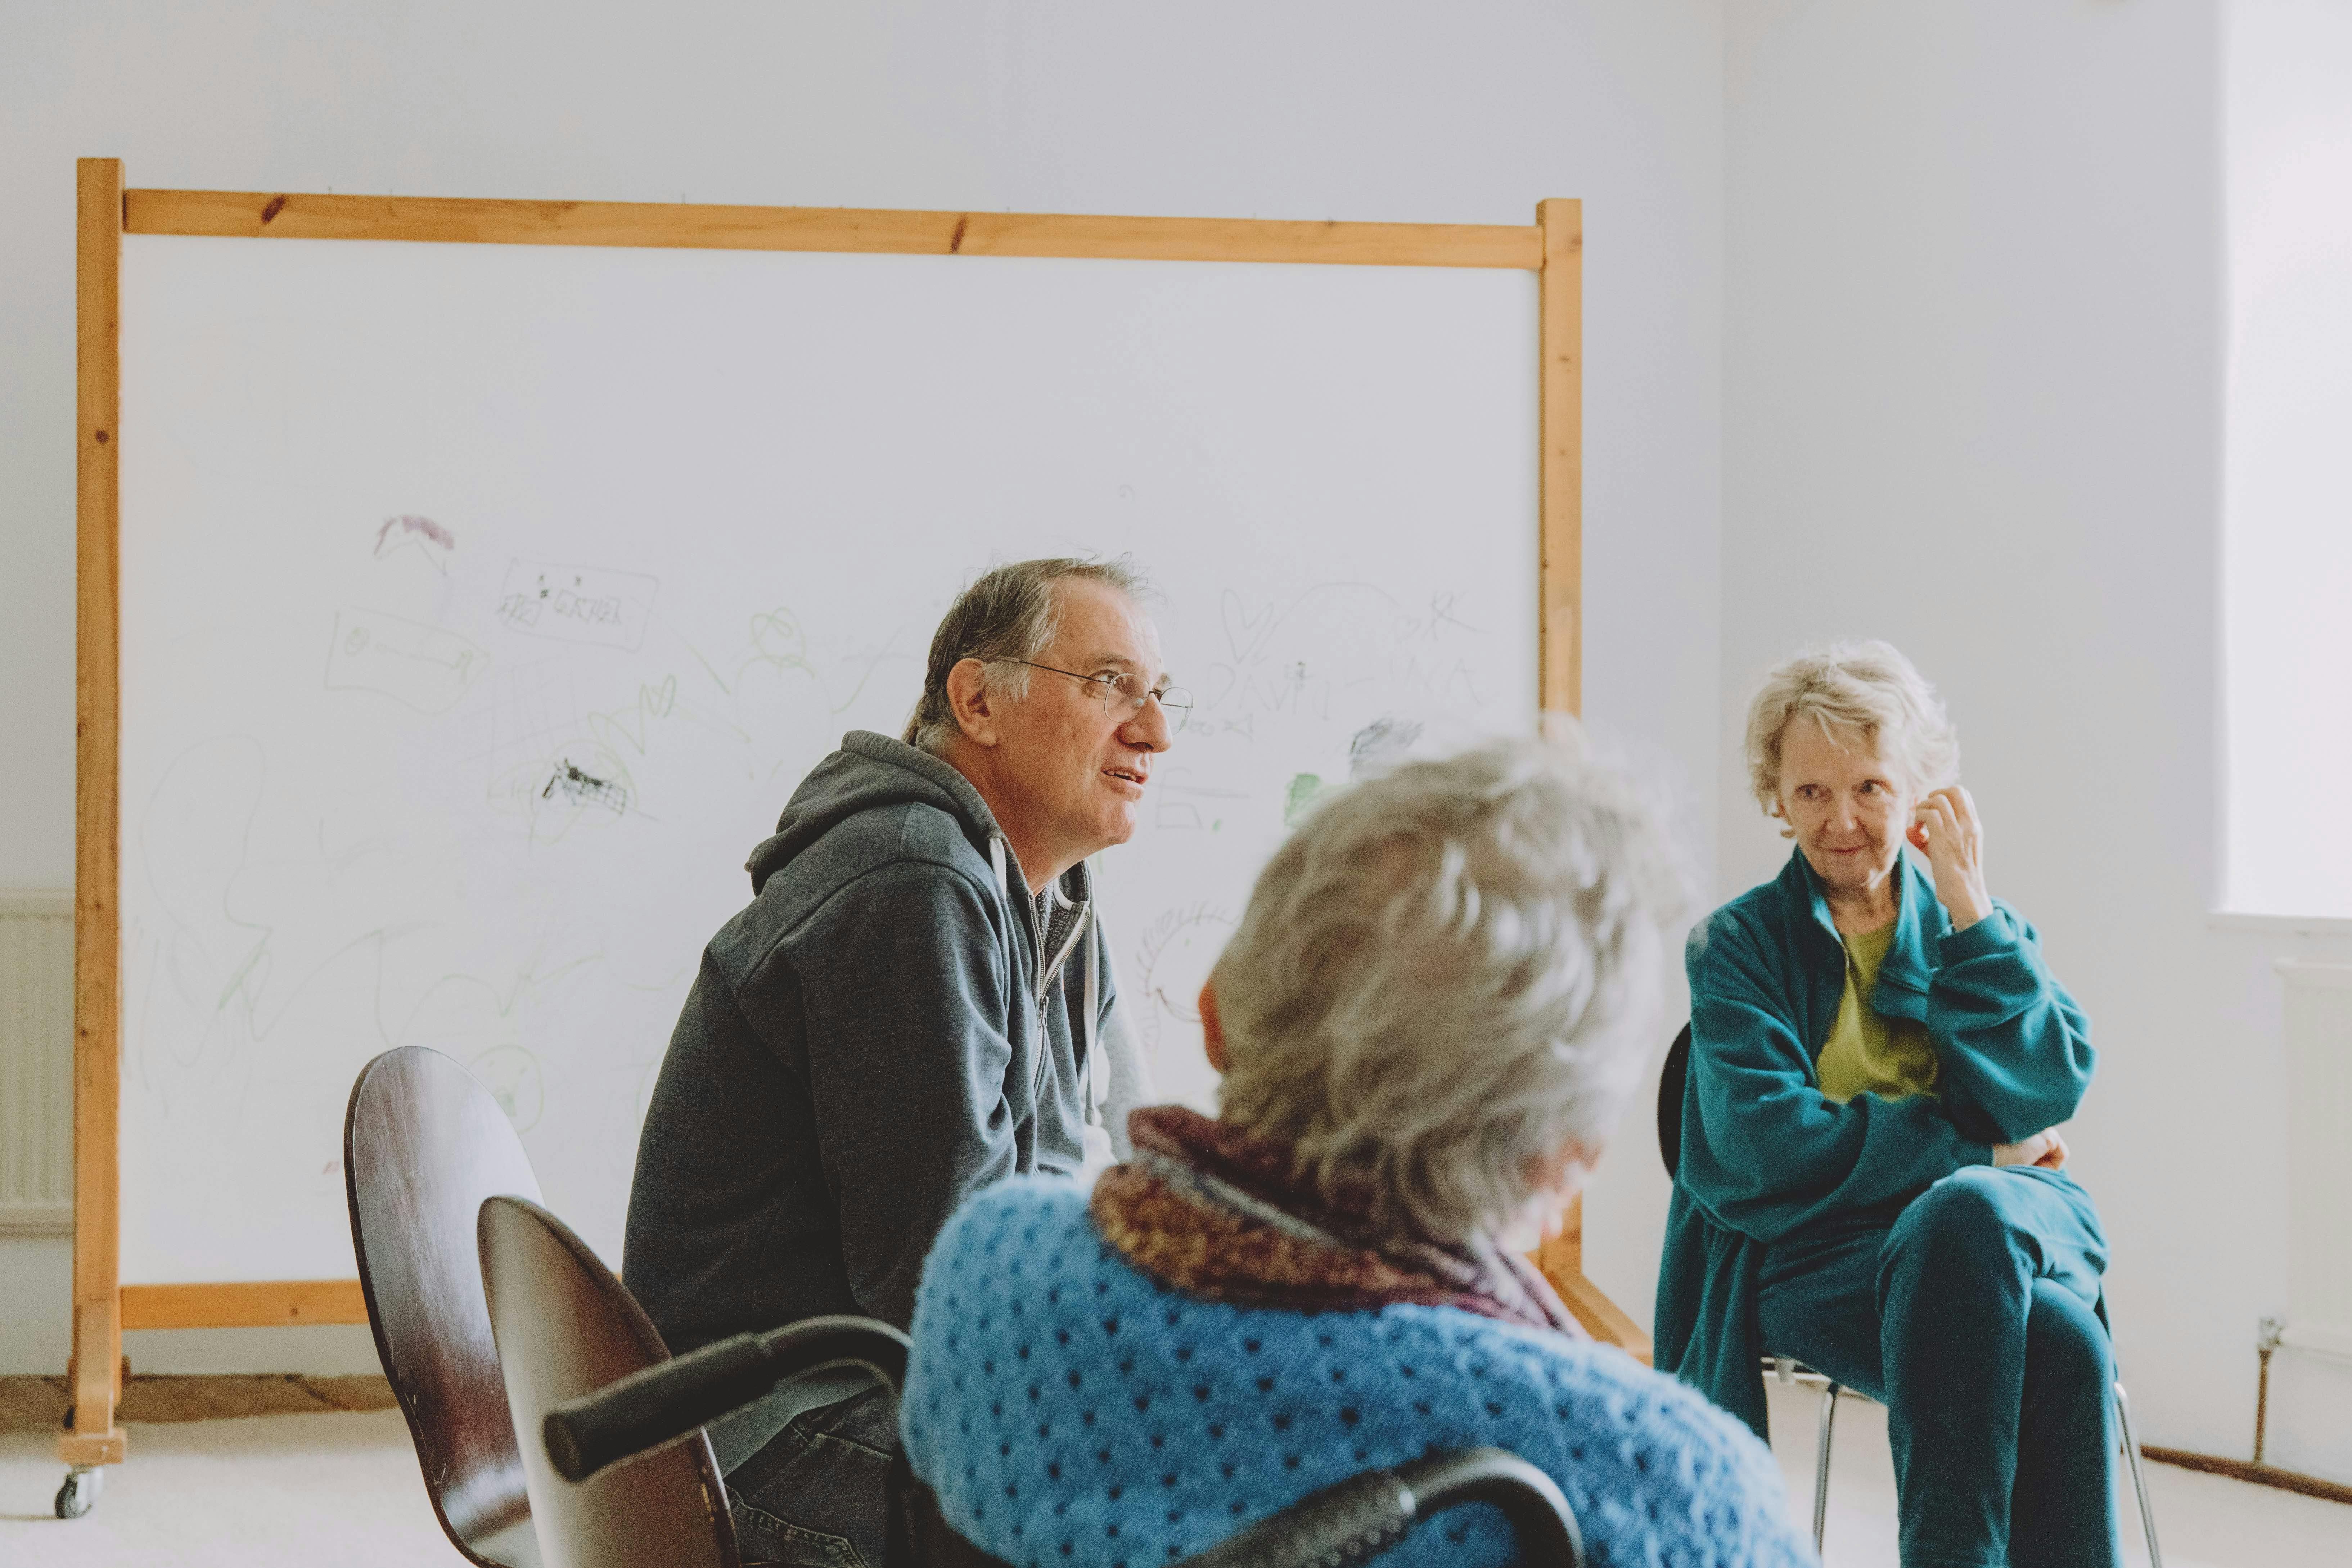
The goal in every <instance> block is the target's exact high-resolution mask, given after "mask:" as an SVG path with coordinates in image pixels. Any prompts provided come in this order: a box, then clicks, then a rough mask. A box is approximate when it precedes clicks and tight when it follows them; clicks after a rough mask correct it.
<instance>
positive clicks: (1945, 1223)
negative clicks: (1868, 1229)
mask: <svg viewBox="0 0 2352 1568" xmlns="http://www.w3.org/2000/svg"><path fill="white" fill-rule="evenodd" d="M2004 1180H2006V1178H2005V1177H2004V1176H2002V1174H2001V1173H2000V1172H1999V1171H1996V1170H1994V1169H1993V1168H1992V1167H1991V1166H1990V1165H1970V1166H1969V1167H1968V1168H1967V1169H1965V1170H1961V1171H1956V1172H1954V1173H1952V1174H1950V1175H1948V1176H1946V1177H1945V1178H1944V1179H1943V1180H1942V1181H1940V1182H1937V1184H1935V1185H1934V1186H1932V1187H1929V1188H1928V1189H1927V1191H1926V1192H1924V1193H1922V1194H1919V1195H1918V1196H1917V1197H1916V1198H1914V1199H1912V1200H1911V1204H1910V1206H1909V1207H1907V1208H1906V1209H1905V1210H1904V1211H1903V1214H1902V1216H1901V1217H1900V1218H1898V1219H1897V1220H1896V1221H1895V1228H1894V1230H1893V1232H1892V1233H1891V1234H1890V1235H1889V1236H1888V1237H1887V1242H1886V1255H1887V1257H1888V1258H1896V1257H1900V1256H1902V1255H1904V1254H1906V1253H1909V1254H1914V1255H1916V1256H1919V1257H1922V1258H1928V1259H1934V1260H1937V1261H1948V1262H1969V1263H1974V1262H1978V1261H1981V1260H1983V1259H1985V1258H1987V1257H1988V1256H1989V1255H1991V1254H1995V1253H2000V1252H2006V1251H2009V1250H2010V1249H2011V1228H2012V1227H2011V1223H2010V1216H2009V1215H2008V1213H2007V1211H2006V1209H2005V1208H2004V1206H2003V1204H2002V1196H2003V1194H2002V1189H2001V1187H2000V1183H2001V1182H2002V1181H2004Z"/></svg>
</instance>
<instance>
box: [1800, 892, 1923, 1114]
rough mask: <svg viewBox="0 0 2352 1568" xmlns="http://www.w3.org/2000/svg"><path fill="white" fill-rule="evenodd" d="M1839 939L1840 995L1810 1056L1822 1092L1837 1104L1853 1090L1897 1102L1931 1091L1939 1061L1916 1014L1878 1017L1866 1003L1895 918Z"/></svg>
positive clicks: (1892, 938) (1891, 937)
mask: <svg viewBox="0 0 2352 1568" xmlns="http://www.w3.org/2000/svg"><path fill="white" fill-rule="evenodd" d="M1843 941H1844V942H1845V994H1844V995H1843V997H1841V998H1839V1000H1838V1016H1837V1022H1836V1024H1834V1025H1833V1026H1831V1029H1830V1037H1829V1038H1828V1039H1827V1040H1825V1041H1823V1042H1822V1048H1821V1049H1820V1051H1818V1052H1817V1053H1815V1055H1814V1057H1813V1070H1814V1072H1815V1074H1816V1075H1817V1076H1818V1077H1819V1078H1820V1079H1821V1080H1822V1093H1823V1094H1824V1095H1827V1096H1828V1097H1829V1098H1830V1099H1832V1100H1836V1101H1837V1102H1838V1103H1839V1104H1840V1105H1843V1104H1844V1103H1845V1102H1846V1101H1847V1100H1852V1099H1853V1097H1854V1096H1855V1095H1857V1094H1864V1093H1868V1094H1874V1095H1877V1096H1879V1097H1880V1098H1882V1099H1885V1100H1902V1099H1904V1098H1906V1096H1909V1095H1914V1094H1933V1093H1935V1092H1936V1070H1937V1068H1938V1067H1939V1066H1941V1065H1942V1064H1941V1063H1940V1062H1939V1061H1938V1060H1937V1057H1936V1047H1934V1046H1932V1045H1930V1044H1928V1043H1927V1026H1926V1025H1925V1024H1922V1023H1920V1022H1919V1021H1918V1020H1917V1019H1916V1018H1889V1017H1885V1016H1882V1015H1880V1014H1878V1013H1876V1012H1874V1011H1873V1010H1872V1008H1871V1005H1870V993H1871V988H1872V987H1873V986H1874V985H1875V984H1877V983H1878V965H1879V963H1881V961H1883V960H1884V959H1885V957H1886V950H1887V949H1888V948H1889V947H1891V946H1893V945H1894V942H1895V922H1894V921H1887V922H1886V923H1885V925H1883V926H1881V927H1879V928H1878V929H1877V930H1876V931H1864V932H1863V933H1862V934H1861V935H1859V936H1848V937H1844V938H1843Z"/></svg>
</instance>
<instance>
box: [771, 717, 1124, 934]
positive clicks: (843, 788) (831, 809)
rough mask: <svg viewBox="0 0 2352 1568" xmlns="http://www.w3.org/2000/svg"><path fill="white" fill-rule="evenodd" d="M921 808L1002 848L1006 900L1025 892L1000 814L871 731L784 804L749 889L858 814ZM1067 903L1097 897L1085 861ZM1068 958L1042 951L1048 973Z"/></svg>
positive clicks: (918, 755) (918, 754)
mask: <svg viewBox="0 0 2352 1568" xmlns="http://www.w3.org/2000/svg"><path fill="white" fill-rule="evenodd" d="M910 804H912V805H929V806H934V807H936V808H938V809H939V810H940V811H944V812H946V813H948V814H949V815H950V816H953V817H954V818H955V819H956V821H957V822H958V823H959V824H961V826H962V827H963V831H964V837H966V838H967V839H968V840H970V841H971V847H972V849H973V850H974V851H975V852H976V853H977V854H979V856H980V857H981V858H982V859H983V860H992V859H993V858H994V852H992V849H991V844H992V842H993V843H996V844H1001V845H1003V849H1002V851H1001V853H1002V854H1003V857H1004V862H1003V863H1004V868H1005V875H1006V887H1005V891H1006V894H1007V897H1008V899H1010V895H1011V892H1012V889H1013V888H1016V887H1017V888H1019V889H1022V890H1023V891H1024V893H1025V892H1026V891H1027V889H1028V886H1029V883H1028V879H1027V878H1026V877H1025V876H1024V875H1023V873H1022V870H1021V860H1020V857H1018V856H1017V855H1015V854H1014V853H1013V845H1012V841H1011V840H1009V839H1007V838H1006V837H1004V830H1003V828H1001V827H999V826H997V822H996V814H995V813H994V812H992V811H991V810H989V808H988V802H987V801H985V800H983V799H982V798H981V794H980V791H978V790H976V789H974V788H973V787H972V784H971V780H970V779H968V778H966V777H964V776H963V774H961V773H958V772H957V771H956V770H955V768H954V767H953V766H952V765H951V764H950V763H945V762H942V761H940V759H939V758H937V757H935V756H933V755H931V754H930V753H929V752H925V751H919V750H917V749H916V748H915V747H913V746H910V745H908V744H907V743H906V742H904V741H898V740H893V739H892V738H891V737H889V736H887V735H878V734H876V733H875V732H874V731H871V730H852V731H849V733H848V734H846V735H844V736H843V737H842V738H841V750H839V751H837V752H834V753H833V754H832V755H831V756H829V757H827V758H825V759H824V761H823V762H821V763H818V764H817V765H816V766H815V767H814V768H813V769H811V770H810V772H809V775H808V777H806V778H804V779H803V780H802V781H801V786H800V788H798V789H796V790H794V791H793V798H792V799H791V800H790V801H788V802H787V803H785V805H784V814H783V816H781V817H779V818H778V819H777V821H776V831H775V832H774V833H773V834H772V835H771V836H770V837H767V838H764V839H762V840H761V842H760V846H759V847H757V848H756V849H753V850H752V851H751V859H750V860H748V861H746V862H745V863H744V869H745V870H747V871H749V872H751V892H752V895H753V896H754V897H757V896H758V894H759V892H760V889H761V888H764V887H765V886H767V882H768V879H769V878H771V877H772V876H774V875H775V874H776V873H777V872H778V871H780V870H782V868H784V867H786V866H788V865H790V864H791V863H792V861H793V858H794V857H795V856H797V855H799V854H800V853H801V852H802V851H803V850H805V849H806V848H808V847H809V846H810V845H812V844H814V843H815V842H816V841H817V840H818V839H820V838H822V837H824V835H825V834H826V833H827V832H829V831H831V830H832V829H833V828H834V827H835V826H837V825H838V824H840V823H843V822H845V821H847V820H848V819H849V818H850V817H853V816H856V815H857V814H858V813H860V812H866V811H874V810H877V809H880V808H882V807H886V806H894V805H910ZM1060 892H1061V898H1062V901H1063V902H1064V903H1066V904H1067V905H1070V906H1073V907H1077V908H1082V907H1084V906H1085V905H1086V904H1087V902H1088V900H1089V899H1090V898H1091V896H1092V893H1093V879H1092V877H1091V876H1090V875H1089V872H1088V868H1087V863H1086V862H1085V861H1083V860H1081V861H1079V862H1078V863H1077V864H1076V865H1075V866H1073V867H1071V868H1069V870H1068V871H1067V872H1066V873H1065V874H1064V875H1063V877H1062V880H1061V887H1060ZM1017 902H1018V903H1019V904H1020V905H1021V907H1022V908H1021V914H1020V916H1019V918H1020V919H1021V921H1022V922H1023V924H1024V925H1026V926H1028V927H1029V928H1030V929H1031V930H1032V931H1033V932H1034V937H1035V940H1036V941H1037V942H1038V943H1039V944H1040V946H1041V948H1042V946H1043V944H1044V942H1045V931H1043V930H1042V929H1040V928H1039V927H1038V924H1037V919H1036V909H1035V906H1034V903H1033V902H1032V900H1029V899H1027V898H1025V897H1024V898H1023V899H1021V900H1017ZM1064 956H1066V953H1061V952H1056V953H1045V952H1040V954H1039V957H1040V959H1041V961H1042V962H1041V969H1042V970H1043V971H1044V973H1046V974H1050V973H1052V971H1053V970H1055V969H1057V968H1059V967H1060V963H1059V960H1060V959H1061V958H1062V957H1064Z"/></svg>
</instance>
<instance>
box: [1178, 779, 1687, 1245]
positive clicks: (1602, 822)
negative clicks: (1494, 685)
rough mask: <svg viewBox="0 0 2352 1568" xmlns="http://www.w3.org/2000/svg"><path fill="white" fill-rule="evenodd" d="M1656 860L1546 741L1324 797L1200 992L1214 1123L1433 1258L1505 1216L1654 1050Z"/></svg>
mask: <svg viewBox="0 0 2352 1568" xmlns="http://www.w3.org/2000/svg"><path fill="white" fill-rule="evenodd" d="M1683 897H1684V894H1683V887H1682V879H1681V877H1680V875H1679V872H1678V870H1677V868H1676V862H1675V857H1674V856H1673V854H1672V853H1671V852H1670V849H1669V847H1668V845H1667V842H1666V838H1665V836H1664V833H1663V831H1662V830H1661V828H1660V827H1659V826H1658V824H1657V820H1656V817H1655V816H1654V813H1653V812H1652V811H1651V810H1650V808H1649V807H1648V806H1647V805H1645V804H1644V802H1643V800H1642V799H1641V798H1640V796H1639V793H1638V792H1637V791H1636V790H1635V789H1634V787H1633V784H1631V783H1630V782H1629V781H1628V780H1627V779H1626V778H1625V777H1623V776H1622V775H1620V774H1618V773H1614V772H1612V771H1610V770H1608V769H1605V768H1602V767H1601V766H1599V765H1596V764H1594V763H1591V762H1589V761H1586V760H1584V759H1583V758H1582V757H1581V756H1580V754H1579V750H1578V748H1576V747H1575V746H1573V745H1571V744H1569V743H1566V742H1560V741H1552V742H1538V741H1514V742H1499V743H1496V744H1491V745H1487V746H1483V747H1480V748H1479V749H1477V750H1475V751H1471V752H1465V753H1463V754H1462V755H1459V756H1456V757H1453V758H1450V759H1447V760H1444V761H1442V762H1415V763H1404V764H1403V765H1402V766H1399V767H1397V768H1395V769H1394V770H1392V771H1391V772H1388V773H1382V774H1380V775H1378V776H1376V777H1374V778H1372V779H1371V780H1370V781H1368V782H1366V783H1363V784H1356V785H1354V786H1352V787H1350V788H1349V789H1346V790H1344V791H1341V792H1340V793H1339V794H1337V795H1333V796H1331V797H1329V798H1328V800H1327V801H1326V802H1325V803H1324V804H1322V805H1318V807H1317V808H1316V809H1315V811H1314V813H1313V815H1312V816H1309V817H1308V818H1307V821H1306V822H1305V823H1304V824H1302V825H1301V826H1300V827H1299V829H1298V831H1297V833H1296V834H1295V835H1293V836H1292V837H1291V838H1290V840H1289V842H1287V843H1286V844H1285V845H1284V846H1283V847H1282V848H1281V849H1280V850H1278V851H1277V852H1276V855H1275V857H1274V858H1273V859H1272V860H1271V861H1269V862H1268V863H1267V865H1266V867H1265V870H1264V871H1263V872H1261V873H1260V874H1259V876H1258V879H1257V885H1256V887H1255V889H1254V890H1253V891H1252V893H1251V895H1250V901H1249V907H1248V909H1247V910H1245V911H1244V914H1243V916H1242V919H1241V924H1240V926H1239V928H1238V929H1237V930H1236V931H1234V937H1233V940H1232V941H1231V942H1229V943H1228V944H1227V945H1226V947H1225V950H1224V952H1223V954H1222V955H1221V956H1220V957H1219V958H1218V960H1217V964H1216V968H1215V970H1214V972H1213V977H1212V980H1213V985H1214V987H1215V993H1216V1007H1217V1015H1218V1022H1219V1024H1220V1026H1222V1029H1223V1036H1224V1041H1225V1053H1226V1058H1227V1069H1226V1073H1225V1077H1224V1082H1223V1089H1222V1090H1221V1094H1220V1106H1221V1114H1222V1116H1223V1120H1224V1121H1227V1122H1228V1123H1230V1124H1232V1125H1234V1126H1237V1127H1240V1128H1243V1129H1244V1130H1246V1131H1251V1132H1254V1133H1256V1134H1258V1135H1260V1136H1263V1137H1267V1138H1272V1139H1276V1140H1278V1141H1280V1142H1286V1143H1288V1144H1289V1145H1290V1146H1291V1147H1292V1148H1293V1149H1295V1150H1296V1151H1297V1159H1298V1163H1299V1166H1300V1169H1301V1173H1302V1174H1307V1175H1311V1177H1312V1178H1313V1179H1314V1180H1315V1182H1316V1183H1317V1184H1318V1186H1319V1187H1320V1188H1321V1190H1322V1191H1323V1192H1324V1193H1325V1194H1326V1195H1327V1196H1328V1195H1336V1194H1337V1193H1338V1192H1339V1189H1340V1188H1341V1187H1342V1186H1343V1185H1349V1186H1352V1185H1356V1184H1364V1183H1369V1184H1370V1192H1371V1194H1372V1195H1373V1200H1374V1205H1375V1215H1376V1216H1377V1217H1378V1219H1379V1220H1380V1221H1381V1223H1383V1224H1385V1225H1389V1226H1399V1227H1410V1228H1412V1229H1413V1230H1416V1231H1418V1232H1419V1233H1421V1234H1423V1235H1425V1236H1429V1237H1435V1238H1438V1239H1441V1240H1462V1239H1465V1238H1466V1237H1469V1236H1470V1235H1472V1234H1474V1233H1477V1232H1485V1233H1487V1234H1490V1235H1492V1234H1496V1233H1498V1232H1502V1231H1504V1230H1506V1229H1507V1228H1508V1227H1510V1226H1515V1225H1517V1223H1518V1222H1519V1221H1521V1220H1522V1219H1524V1218H1525V1217H1528V1215H1529V1213H1530V1205H1531V1204H1533V1203H1534V1202H1535V1201H1536V1200H1538V1198H1540V1197H1542V1196H1544V1195H1545V1193H1546V1190H1547V1188H1548V1185H1549V1183H1548V1181H1547V1180H1546V1179H1545V1174H1546V1172H1547V1170H1548V1168H1549V1166H1550V1165H1551V1163H1552V1162H1553V1161H1555V1160H1556V1159H1557V1158H1558V1156H1559V1153H1560V1152H1561V1151H1562V1150H1563V1149H1565V1148H1566V1147H1568V1146H1569V1145H1570V1143H1576V1144H1580V1145H1582V1146H1583V1147H1585V1148H1588V1149H1597V1148H1598V1147H1599V1145H1600V1144H1601V1142H1602V1140H1603V1138H1604V1137H1605V1135H1606V1133H1607V1132H1608V1130H1609V1129H1610V1128H1611V1127H1612V1125H1613V1124H1614V1123H1615V1121H1616V1120H1617V1117H1618V1114H1619V1112H1620V1111H1621V1110H1623V1108H1624V1104H1625V1101H1626V1100H1627V1098H1628V1097H1629V1096H1630V1095H1631V1094H1632V1093H1633V1089H1635V1087H1636V1086H1637V1085H1638V1083H1639V1081H1640V1079H1641V1077H1642V1074H1643V1068H1644V1066H1645V1064H1646V1062H1647V1059H1648V1056H1649V1051H1648V1048H1647V1047H1648V1046H1649V1045H1650V1044H1651V1040H1650V1036H1651V1034H1652V1033H1654V1022H1655V1011H1656V1000H1657V986H1658V981H1659V977H1660V973H1661V972H1662V947H1661V939H1662V935H1663V932H1662V930H1661V927H1662V926H1663V924H1664V921H1667V920H1670V919H1672V918H1673V916H1674V915H1675V913H1676V912H1677V911H1678V910H1680V908H1681V907H1682V903H1683Z"/></svg>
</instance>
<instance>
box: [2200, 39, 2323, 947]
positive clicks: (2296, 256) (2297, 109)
mask: <svg viewBox="0 0 2352 1568" xmlns="http://www.w3.org/2000/svg"><path fill="white" fill-rule="evenodd" d="M2229 15H2230V29H2229V50H2228V60H2229V70H2228V89H2227V91H2228V135H2227V143H2228V150H2229V225H2228V232H2229V243H2230V294H2229V323H2230V352H2229V381H2228V385H2229V424H2228V462H2227V465H2226V467H2227V473H2228V482H2227V489H2226V491H2225V502H2224V508H2223V510H2224V513H2225V515H2226V516H2227V517H2228V519H2229V527H2228V530H2227V541H2228V548H2227V552H2226V554H2225V563H2224V572H2223V579H2224V582H2225V584H2226V585H2227V593H2228V599H2227V607H2228V614H2227V619H2226V626H2227V631H2228V638H2227V658H2225V659H2224V661H2223V662H2224V666H2225V668H2227V670H2228V679H2229V696H2230V702H2229V710H2230V731H2229V733H2230V746H2229V751H2230V763H2231V768H2230V790H2229V800H2230V837H2229V844H2230V855H2229V888H2228V902H2229V907H2231V908H2232V909H2237V910H2249V911H2252V912H2255V913H2264V914H2280V915H2318V916H2334V917H2336V918H2338V919H2341V918H2344V917H2346V916H2352V815H2347V813H2346V812H2345V810H2344V808H2343V793H2344V791H2343V781H2344V780H2345V779H2346V778H2347V777H2352V725H2347V724H2344V723H2342V722H2340V721H2338V722H2334V723H2328V722H2319V723H2315V722H2312V720H2313V719H2314V718H2315V716H2318V715H2326V714H2334V715H2339V716H2340V715H2342V714H2344V713H2346V712H2347V711H2352V616H2347V614H2346V605H2347V603H2352V469H2347V467H2346V465H2345V461H2344V454H2345V452H2346V450H2347V448H2352V6H2347V5H2344V4H2343V3H2342V0H2231V5H2230V13H2229Z"/></svg>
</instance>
